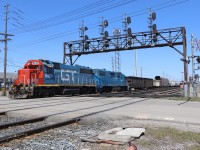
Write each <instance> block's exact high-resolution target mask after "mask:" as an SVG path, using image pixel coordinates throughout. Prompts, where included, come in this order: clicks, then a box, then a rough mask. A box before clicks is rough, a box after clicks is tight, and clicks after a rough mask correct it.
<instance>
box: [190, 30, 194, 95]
mask: <svg viewBox="0 0 200 150" xmlns="http://www.w3.org/2000/svg"><path fill="white" fill-rule="evenodd" d="M191 49H192V90H193V92H192V97H194V76H195V68H194V36H193V34H192V35H191Z"/></svg>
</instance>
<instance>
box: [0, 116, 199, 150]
mask: <svg viewBox="0 0 200 150" xmlns="http://www.w3.org/2000/svg"><path fill="white" fill-rule="evenodd" d="M115 127H143V128H145V129H146V131H145V134H144V135H143V136H142V137H141V138H140V139H137V140H135V141H133V142H132V143H133V144H135V145H136V146H137V147H138V149H139V150H158V149H159V150H169V149H173V150H180V149H181V150H182V149H183V150H184V149H186V150H197V149H199V148H200V139H199V140H198V138H199V137H200V126H199V125H191V124H180V123H172V122H163V121H153V120H135V119H132V118H129V117H119V116H118V117H114V116H112V117H109V116H100V115H98V116H93V117H88V118H86V119H83V120H81V121H80V122H78V123H75V124H71V125H68V126H63V127H60V128H57V129H53V130H49V131H46V132H43V133H41V134H36V135H33V136H29V137H26V138H22V139H18V140H14V141H10V142H9V143H6V144H3V145H1V146H0V150H31V149H32V150H126V149H127V147H128V144H125V145H122V146H119V145H110V144H103V143H102V144H97V143H90V142H82V141H81V139H82V138H88V137H93V136H97V135H98V134H99V133H101V132H103V131H106V130H109V129H112V128H115ZM160 133H163V134H160ZM169 133H170V134H169ZM185 134H186V136H187V138H185V137H183V135H184V136H185ZM174 135H177V136H175V137H174ZM179 136H180V137H179ZM190 136H191V137H190ZM188 137H190V138H191V139H190V138H188ZM181 138H184V139H188V140H182V139H181ZM196 138H197V139H196Z"/></svg>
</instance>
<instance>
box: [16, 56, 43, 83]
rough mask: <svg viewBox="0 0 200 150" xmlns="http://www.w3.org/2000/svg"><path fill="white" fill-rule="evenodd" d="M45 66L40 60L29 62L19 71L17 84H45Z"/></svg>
mask: <svg viewBox="0 0 200 150" xmlns="http://www.w3.org/2000/svg"><path fill="white" fill-rule="evenodd" d="M43 68H44V65H43V63H42V62H41V61H39V60H29V61H28V62H27V63H26V64H25V65H24V68H23V69H20V70H19V71H18V79H17V80H16V81H15V84H17V85H18V84H23V85H30V84H35V85H37V84H43V83H44V80H43V76H44V71H43Z"/></svg>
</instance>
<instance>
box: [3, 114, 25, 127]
mask: <svg viewBox="0 0 200 150" xmlns="http://www.w3.org/2000/svg"><path fill="white" fill-rule="evenodd" d="M21 120H24V118H14V117H8V116H6V115H3V116H0V125H2V124H5V123H11V122H16V121H21Z"/></svg>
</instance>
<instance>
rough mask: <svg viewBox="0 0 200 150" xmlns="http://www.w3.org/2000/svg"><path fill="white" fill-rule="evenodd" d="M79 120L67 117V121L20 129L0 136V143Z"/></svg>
mask: <svg viewBox="0 0 200 150" xmlns="http://www.w3.org/2000/svg"><path fill="white" fill-rule="evenodd" d="M79 120H80V119H79V118H73V119H69V120H67V121H63V122H59V123H54V124H51V125H46V126H43V127H38V128H35V129H31V130H26V131H22V132H19V133H15V134H12V135H8V136H4V137H1V138H0V144H2V143H5V142H8V141H11V140H14V139H16V138H21V137H25V136H29V135H33V134H36V133H40V132H44V131H46V130H49V129H53V128H58V127H61V126H64V125H69V124H72V123H75V122H77V121H79Z"/></svg>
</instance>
